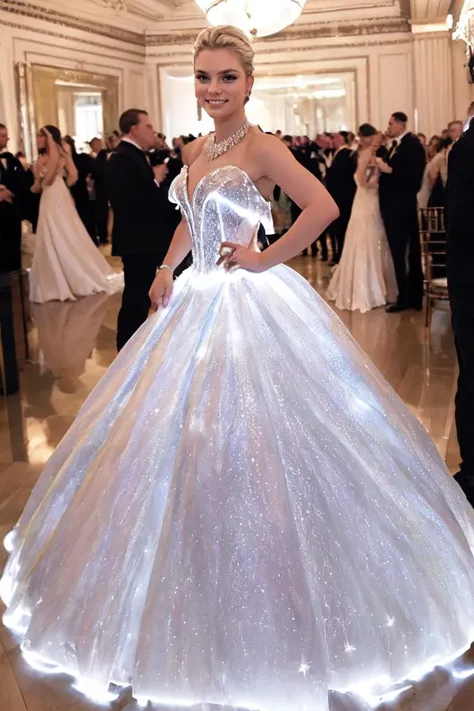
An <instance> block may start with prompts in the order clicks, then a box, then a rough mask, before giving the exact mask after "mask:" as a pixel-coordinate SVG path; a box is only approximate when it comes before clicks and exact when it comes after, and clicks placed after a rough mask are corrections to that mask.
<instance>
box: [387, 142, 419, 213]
mask: <svg viewBox="0 0 474 711" xmlns="http://www.w3.org/2000/svg"><path fill="white" fill-rule="evenodd" d="M385 160H386V162H387V163H388V165H389V166H390V167H391V168H392V171H393V172H392V173H391V174H388V173H382V174H381V175H380V185H379V194H380V206H381V208H382V213H383V212H384V211H386V212H389V213H394V214H395V215H398V216H400V215H401V214H403V216H405V215H406V213H408V214H409V216H410V218H412V217H413V210H415V217H416V209H417V208H416V205H417V203H416V197H417V195H418V193H419V191H420V188H421V183H422V181H423V173H424V170H425V165H426V154H425V149H424V148H423V146H422V145H421V143H420V141H419V139H418V138H417V137H416V136H414V135H413V134H412V133H407V134H406V135H405V136H404V137H403V138H402V140H401V141H400V144H399V146H398V147H397V148H395V149H393V148H389V152H388V154H387V157H386V159H385Z"/></svg>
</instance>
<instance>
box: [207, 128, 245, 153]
mask: <svg viewBox="0 0 474 711" xmlns="http://www.w3.org/2000/svg"><path fill="white" fill-rule="evenodd" d="M251 127H252V124H250V123H249V122H248V121H246V122H245V123H243V124H242V126H241V127H240V128H239V129H237V131H236V132H235V133H233V134H232V136H229V138H225V139H224V140H223V141H219V143H216V134H215V133H211V135H210V136H209V138H208V139H207V142H206V148H205V151H206V153H207V157H208V159H209V160H216V158H219V156H222V155H224V153H227V151H230V149H231V148H234V146H236V145H237V144H238V143H240V141H241V140H242V139H243V138H245V136H246V135H247V133H248V132H249V130H250V128H251Z"/></svg>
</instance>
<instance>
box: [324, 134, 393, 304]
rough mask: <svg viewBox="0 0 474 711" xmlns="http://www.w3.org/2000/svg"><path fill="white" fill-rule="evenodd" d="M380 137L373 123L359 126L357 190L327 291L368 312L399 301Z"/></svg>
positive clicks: (338, 300) (335, 298) (328, 295)
mask: <svg viewBox="0 0 474 711" xmlns="http://www.w3.org/2000/svg"><path fill="white" fill-rule="evenodd" d="M381 136H382V134H380V133H378V132H377V131H376V129H375V128H374V127H373V126H370V124H363V125H362V126H361V127H360V130H359V137H360V148H359V153H358V156H357V170H356V174H355V181H356V183H357V192H356V195H355V199H354V204H353V207H352V213H351V219H350V221H349V225H348V228H347V232H346V239H345V242H344V250H343V252H342V258H341V260H340V262H339V264H338V266H337V267H336V269H335V271H334V274H333V275H332V279H331V282H330V284H329V287H328V290H327V293H326V298H327V299H328V301H335V302H336V306H337V308H338V309H345V310H348V311H361V313H365V312H366V311H370V310H371V309H374V308H376V307H378V306H384V305H385V304H386V303H387V302H390V303H394V302H395V301H396V300H397V293H398V292H397V281H396V278H395V269H394V266H393V260H392V255H391V253H390V247H389V245H388V241H387V235H386V234H385V228H384V224H383V221H382V215H381V213H380V206H379V177H380V172H379V169H378V168H377V166H376V163H375V158H376V154H377V150H378V149H379V148H380V146H381V143H382V140H381Z"/></svg>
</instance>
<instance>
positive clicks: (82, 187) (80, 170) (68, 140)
mask: <svg viewBox="0 0 474 711" xmlns="http://www.w3.org/2000/svg"><path fill="white" fill-rule="evenodd" d="M64 143H65V144H67V146H69V149H70V151H71V157H72V160H73V162H74V165H75V166H76V170H77V180H76V182H75V183H74V185H71V187H70V191H71V195H72V197H73V198H74V203H75V205H76V210H77V214H78V215H79V217H80V218H81V222H82V224H83V225H84V227H85V228H86V230H87V233H88V234H89V237H90V238H91V240H92V241H93V243H94V244H95V246H96V247H98V246H99V240H98V239H97V233H96V228H95V215H94V204H93V202H92V200H91V198H90V193H89V185H90V181H91V180H93V178H94V174H95V166H96V161H95V160H94V158H92V156H89V155H87V154H86V153H78V152H77V150H76V143H75V141H74V139H73V138H72V136H64ZM64 149H65V150H66V151H67V150H68V148H67V147H66V146H64Z"/></svg>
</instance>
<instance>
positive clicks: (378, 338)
mask: <svg viewBox="0 0 474 711" xmlns="http://www.w3.org/2000/svg"><path fill="white" fill-rule="evenodd" d="M117 266H118V265H117ZM291 266H293V267H294V268H295V269H297V270H298V271H299V272H300V273H301V274H302V275H303V276H305V277H306V278H307V279H308V280H309V281H310V282H311V284H313V286H314V287H315V288H316V289H317V290H318V291H319V292H320V293H321V294H324V291H325V288H326V286H327V280H328V276H329V269H328V267H327V266H326V265H324V264H323V263H322V262H320V261H318V260H316V259H313V258H311V257H300V258H298V259H295V260H294V261H293V263H292V264H291ZM119 304H120V295H114V296H111V297H107V296H102V295H97V296H92V297H89V298H86V299H82V300H79V301H77V302H74V303H65V304H61V303H49V304H44V305H40V306H33V307H32V313H31V315H32V318H33V323H32V324H31V331H30V342H31V362H30V363H28V364H27V365H26V366H25V367H24V368H23V370H22V374H21V394H19V395H17V396H11V397H9V398H0V538H2V539H3V537H4V535H5V534H6V533H7V532H8V531H9V530H10V529H11V528H12V526H13V525H14V524H15V521H16V520H17V518H18V516H19V514H20V512H21V510H22V508H23V506H24V505H25V503H26V500H27V498H28V494H29V491H30V490H31V488H32V486H33V485H34V483H35V481H36V479H37V477H38V475H39V474H40V472H41V470H42V468H43V466H44V464H45V462H46V461H47V459H48V458H49V456H50V455H51V453H52V452H53V451H54V448H55V447H56V445H57V444H58V442H59V441H60V439H61V438H62V437H63V435H64V434H65V432H66V431H67V429H68V428H69V426H70V425H71V423H72V422H73V420H74V417H75V415H76V413H77V412H78V410H79V408H80V406H81V404H82V403H83V402H84V400H85V398H86V397H87V396H88V394H89V393H90V391H91V390H92V388H93V387H94V385H95V384H96V383H97V381H98V380H99V379H100V377H101V376H102V375H103V373H104V372H105V370H106V368H107V367H108V366H109V365H110V363H111V362H112V361H113V360H114V358H115V355H116V353H115V326H116V319H117V311H118V307H119ZM339 315H340V317H341V318H342V320H343V321H344V323H345V324H346V326H347V327H348V328H349V330H350V331H351V333H352V334H353V336H354V338H355V339H356V340H357V341H358V343H359V344H360V345H361V346H362V348H363V349H364V350H365V351H366V352H367V353H368V355H369V356H370V357H371V358H372V359H373V360H374V362H375V363H376V365H377V367H378V368H379V369H380V370H381V372H382V373H383V375H384V376H385V377H386V378H387V379H388V381H389V382H390V383H391V385H392V386H393V387H394V388H395V390H396V391H397V392H398V394H399V395H400V397H401V398H403V400H404V401H405V402H406V403H407V405H408V407H409V408H410V409H411V410H412V411H413V412H414V413H415V415H416V416H417V417H418V419H419V420H420V421H421V422H422V423H423V425H424V426H425V428H426V429H427V430H428V432H429V433H430V435H431V436H432V438H433V439H434V441H435V443H436V445H437V447H438V449H439V451H440V452H441V454H442V456H443V457H444V458H445V459H446V461H447V464H448V466H449V468H450V469H451V470H452V471H453V472H454V471H456V466H457V463H458V456H459V455H458V449H457V443H456V433H455V427H454V408H453V399H454V393H455V385H456V358H455V352H454V345H453V338H452V334H451V331H450V327H449V314H448V313H447V312H446V310H444V311H443V310H440V311H435V313H434V316H433V323H432V329H431V334H430V336H429V338H428V336H427V334H426V330H425V328H424V325H423V314H421V313H415V312H405V313H402V314H396V315H387V314H386V313H385V311H384V309H377V310H375V311H372V312H370V313H368V314H364V315H361V314H359V313H339ZM5 556H6V554H5V553H4V552H3V550H2V552H1V553H0V567H1V566H2V564H3V561H4V559H5ZM428 604H429V600H427V605H428ZM2 609H3V608H2ZM2 609H0V612H1V611H2ZM470 657H471V658H472V660H473V663H474V654H472V651H471V653H470ZM473 679H474V677H473ZM453 694H454V696H455V698H454V700H453ZM104 708H106V709H108V710H109V711H112V710H113V711H136V709H137V706H136V704H135V702H134V701H133V700H132V699H131V697H130V696H128V695H127V694H124V696H123V697H121V698H120V699H119V700H118V701H116V702H114V703H113V704H111V705H110V706H109V705H105V706H104V705H101V706H98V705H95V704H94V703H92V702H89V701H88V700H87V699H86V698H84V697H83V696H81V695H80V694H79V693H77V692H75V691H74V690H72V688H71V683H70V679H69V678H68V677H66V676H64V675H58V676H53V677H48V678H46V677H44V675H42V674H41V673H40V672H37V671H34V670H32V669H31V668H30V667H28V666H27V664H26V662H25V660H24V659H23V657H22V655H21V652H20V650H19V648H18V646H17V642H16V641H15V639H14V637H13V636H12V635H11V634H10V633H9V632H8V631H7V630H6V629H5V628H3V627H2V626H1V625H0V711H98V710H99V709H104ZM382 708H383V711H389V709H390V711H392V709H393V710H396V711H473V709H474V681H471V680H470V679H469V678H468V679H465V680H464V681H460V682H459V686H458V687H457V688H456V690H455V691H453V690H452V680H450V679H448V676H447V675H446V674H445V673H444V672H443V671H442V670H440V671H439V673H436V674H434V675H433V676H432V677H431V678H430V679H428V680H427V681H424V682H423V683H421V682H420V684H419V685H418V686H416V687H415V688H414V690H411V691H409V692H407V693H406V694H404V695H402V696H401V697H400V698H399V699H398V700H397V701H396V702H392V703H391V704H390V705H385V706H383V707H379V709H380V711H382ZM199 711H201V709H200V710H199ZM206 711H208V710H207V709H206ZM209 711H211V707H209ZM288 711H291V709H288Z"/></svg>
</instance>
